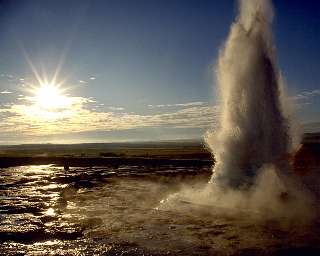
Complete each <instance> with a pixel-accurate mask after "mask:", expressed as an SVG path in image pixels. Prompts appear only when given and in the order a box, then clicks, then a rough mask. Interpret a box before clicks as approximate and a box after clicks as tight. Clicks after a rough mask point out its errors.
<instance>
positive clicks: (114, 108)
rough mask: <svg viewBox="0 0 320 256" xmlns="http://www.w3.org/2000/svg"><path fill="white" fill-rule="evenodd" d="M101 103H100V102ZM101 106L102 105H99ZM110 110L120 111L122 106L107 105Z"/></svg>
mask: <svg viewBox="0 0 320 256" xmlns="http://www.w3.org/2000/svg"><path fill="white" fill-rule="evenodd" d="M100 105H101V104H100ZM101 106H103V105H101ZM108 108H109V109H110V110H113V111H122V110H124V108H123V107H108Z"/></svg>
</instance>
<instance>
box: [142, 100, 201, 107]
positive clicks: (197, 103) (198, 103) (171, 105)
mask: <svg viewBox="0 0 320 256" xmlns="http://www.w3.org/2000/svg"><path fill="white" fill-rule="evenodd" d="M204 104H206V103H204V102H201V101H195V102H188V103H176V104H160V105H148V107H149V108H167V107H190V106H201V105H204Z"/></svg>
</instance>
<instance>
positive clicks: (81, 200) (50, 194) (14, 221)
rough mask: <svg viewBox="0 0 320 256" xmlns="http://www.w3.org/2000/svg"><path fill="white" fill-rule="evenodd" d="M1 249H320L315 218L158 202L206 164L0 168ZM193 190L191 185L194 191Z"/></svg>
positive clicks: (200, 175) (202, 173)
mask: <svg viewBox="0 0 320 256" xmlns="http://www.w3.org/2000/svg"><path fill="white" fill-rule="evenodd" d="M0 172H1V173H0V254H1V255H270V254H276V255H320V235H319V234H320V224H319V223H318V221H317V219H316V220H314V221H312V222H311V223H307V224H304V225H303V226H301V225H294V223H293V224H292V223H291V224H290V227H288V226H286V227H284V226H283V225H281V221H280V222H279V220H278V221H274V220H272V219H268V220H265V221H258V222H257V221H254V220H253V218H251V216H249V214H248V212H245V211H244V212H237V214H234V212H232V211H230V212H226V211H220V210H219V208H215V207H214V206H208V205H202V204H190V203H188V202H185V201H181V202H179V203H178V204H177V205H176V206H177V207H176V208H165V207H160V206H161V201H162V200H164V199H166V198H167V197H168V196H169V195H171V194H172V193H175V192H177V191H179V190H180V189H181V188H182V187H193V188H197V187H201V186H204V185H205V184H206V183H207V180H208V178H209V176H210V166H202V167H199V166H194V167H193V166H188V167H184V166H173V165H159V166H153V167H151V166H148V167H147V166H143V165H141V166H133V165H131V166H115V167H112V166H110V167H96V168H94V167H93V168H70V170H68V171H65V170H64V169H63V168H62V167H55V166H53V165H38V166H21V167H12V168H5V169H1V171H0ZM195 191H196V190H195Z"/></svg>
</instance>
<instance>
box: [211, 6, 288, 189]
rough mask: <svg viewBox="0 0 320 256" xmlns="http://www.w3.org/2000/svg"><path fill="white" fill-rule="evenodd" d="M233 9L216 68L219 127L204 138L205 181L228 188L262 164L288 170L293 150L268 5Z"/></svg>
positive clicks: (248, 180) (246, 181)
mask: <svg viewBox="0 0 320 256" xmlns="http://www.w3.org/2000/svg"><path fill="white" fill-rule="evenodd" d="M239 5H240V14H239V16H238V17H237V19H236V21H235V23H233V24H232V26H231V30H230V34H229V36H228V38H227V41H226V42H225V45H224V47H223V49H221V52H220V55H219V59H218V62H217V68H216V76H217V82H218V85H219V93H220V95H221V99H222V104H221V120H220V127H219V130H218V131H217V132H215V133H209V134H208V136H207V138H206V140H207V144H208V145H209V147H210V148H211V150H212V152H213V154H214V157H215V160H216V164H215V167H214V170H213V175H212V179H211V181H212V182H214V183H215V184H218V185H220V186H221V187H232V188H242V187H248V186H250V185H251V184H252V183H253V182H254V181H255V177H256V176H257V175H258V173H259V170H261V169H262V167H264V166H270V165H273V167H274V169H276V170H277V172H281V173H286V172H288V171H289V161H288V157H287V156H288V154H289V153H290V152H291V150H292V148H293V145H292V139H291V135H290V123H289V118H288V116H287V114H286V112H285V110H284V104H283V102H282V84H281V77H280V73H279V71H278V68H277V65H276V61H275V52H274V47H273V43H272V32H271V23H272V19H273V10H272V5H271V2H270V1H269V0H241V1H240V2H239Z"/></svg>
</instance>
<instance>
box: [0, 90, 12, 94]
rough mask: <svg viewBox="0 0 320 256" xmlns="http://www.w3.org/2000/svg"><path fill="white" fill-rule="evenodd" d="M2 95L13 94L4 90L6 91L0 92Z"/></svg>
mask: <svg viewBox="0 0 320 256" xmlns="http://www.w3.org/2000/svg"><path fill="white" fill-rule="evenodd" d="M0 93H1V94H10V93H12V92H10V91H8V90H4V91H2V92H0Z"/></svg>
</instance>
